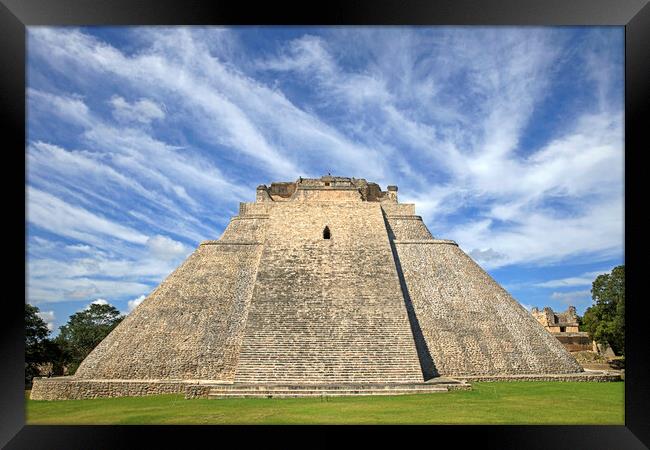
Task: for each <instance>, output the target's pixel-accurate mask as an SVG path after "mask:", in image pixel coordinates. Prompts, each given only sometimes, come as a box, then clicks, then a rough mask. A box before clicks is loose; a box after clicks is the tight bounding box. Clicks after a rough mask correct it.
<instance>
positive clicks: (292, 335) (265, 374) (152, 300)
mask: <svg viewBox="0 0 650 450" xmlns="http://www.w3.org/2000/svg"><path fill="white" fill-rule="evenodd" d="M581 371H582V368H581V367H580V365H579V364H578V363H577V362H576V360H575V359H574V358H573V357H572V356H571V355H570V354H569V353H568V352H567V351H566V350H565V349H564V348H563V346H562V345H561V344H560V343H559V342H558V341H557V340H556V339H555V338H554V337H553V336H552V335H551V334H549V333H548V332H546V331H545V329H544V327H543V326H541V325H540V323H538V321H537V320H535V319H534V318H533V317H532V316H531V315H530V314H529V313H528V312H527V311H526V310H525V309H524V308H523V307H522V306H521V305H520V304H519V303H518V302H517V301H516V300H515V299H514V298H512V297H511V296H510V295H509V294H508V293H507V292H506V291H505V290H504V289H503V288H501V287H500V286H499V285H498V284H497V283H496V282H495V281H494V280H493V279H492V278H491V277H490V276H489V275H488V274H487V273H486V272H485V271H483V270H482V269H481V268H480V267H479V266H478V265H477V264H476V263H475V262H474V261H473V260H472V259H471V258H470V257H469V256H468V255H467V254H465V253H464V252H463V251H462V250H461V249H460V248H459V247H458V245H457V244H456V243H455V242H453V241H449V240H444V239H436V238H434V237H433V236H432V235H431V233H430V232H429V230H428V229H427V227H426V225H425V224H424V222H423V221H422V218H421V217H420V216H417V215H416V214H415V205H413V204H402V203H399V202H398V200H397V187H396V186H389V187H388V189H387V190H386V191H382V190H381V189H380V187H379V186H378V185H377V184H375V183H369V182H367V181H366V180H364V179H355V178H344V177H332V176H325V177H321V178H317V179H307V178H299V179H298V180H296V181H295V182H288V183H272V184H271V186H270V187H267V186H265V185H261V186H258V188H257V192H256V201H255V202H251V203H242V204H241V205H240V209H239V215H238V216H237V217H233V218H232V220H231V221H230V223H229V225H228V227H227V228H226V230H225V231H224V233H223V235H222V236H221V238H220V239H218V240H215V241H205V242H202V243H201V244H200V245H199V247H198V248H197V249H196V251H195V252H194V253H193V254H192V255H190V256H189V257H188V259H187V260H186V261H185V262H184V263H183V264H182V265H181V266H180V267H179V268H178V269H176V270H175V271H174V272H173V273H172V274H171V275H169V277H168V278H167V279H166V280H165V281H163V282H162V283H161V284H160V286H158V287H157V288H156V289H155V290H154V291H153V292H152V293H151V294H150V295H149V296H148V297H147V298H146V299H145V300H144V301H143V302H142V303H141V304H140V305H139V306H138V307H137V308H136V309H135V310H134V311H133V312H132V313H131V314H129V316H128V317H127V318H126V319H125V320H124V321H122V323H120V324H119V325H118V326H117V327H116V328H115V330H114V331H113V332H112V333H111V334H110V335H109V336H107V337H106V339H104V341H102V342H101V343H100V344H99V345H98V346H97V347H96V348H95V349H94V350H93V351H92V352H91V353H90V355H89V356H88V357H87V358H86V359H85V360H84V361H83V362H82V364H81V365H80V366H79V369H78V370H77V373H76V374H75V375H74V376H73V377H66V378H65V380H64V379H55V378H52V379H36V380H35V382H34V388H33V390H32V398H34V399H53V398H87V397H92V396H98V395H111V396H113V395H141V394H138V393H156V392H161V391H164V392H170V391H180V390H182V389H184V387H183V386H185V387H186V386H188V384H192V383H194V384H196V385H199V384H201V385H205V384H209V383H216V384H218V383H221V384H223V383H234V384H237V383H241V384H247V385H250V384H251V383H252V384H255V383H258V384H264V385H273V384H290V385H301V386H303V385H325V384H332V383H334V384H350V385H353V384H358V383H369V384H372V383H374V384H379V383H383V384H391V383H393V384H400V383H402V384H404V383H411V384H413V383H424V382H425V381H427V380H431V379H433V378H436V377H440V376H443V377H444V376H462V375H465V376H502V375H504V376H505V375H526V374H546V375H550V374H576V373H579V372H581ZM75 383H77V385H78V386H76V387H75V386H71V385H70V384H75ZM156 383H158V384H160V386H158V385H157V384H156ZM97 386H102V388H101V389H99V390H98V391H96V392H95V391H93V389H95V387H97ZM120 386H124V388H123V389H122V388H120ZM121 389H122V390H121Z"/></svg>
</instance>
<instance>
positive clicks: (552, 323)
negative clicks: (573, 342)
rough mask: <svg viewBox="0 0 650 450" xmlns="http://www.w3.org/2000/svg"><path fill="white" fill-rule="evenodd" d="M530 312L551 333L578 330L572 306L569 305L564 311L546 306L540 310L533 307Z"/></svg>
mask: <svg viewBox="0 0 650 450" xmlns="http://www.w3.org/2000/svg"><path fill="white" fill-rule="evenodd" d="M531 313H532V315H533V317H535V319H537V321H538V322H539V323H541V324H542V326H543V327H544V328H546V329H547V330H548V331H550V332H551V333H577V332H578V331H579V330H578V326H579V324H578V315H577V314H576V309H575V307H574V306H569V308H568V309H567V310H566V311H564V312H561V313H556V312H554V311H553V310H552V309H551V308H550V307H548V306H545V307H544V309H543V310H542V311H540V310H539V309H538V308H533V309H532V311H531Z"/></svg>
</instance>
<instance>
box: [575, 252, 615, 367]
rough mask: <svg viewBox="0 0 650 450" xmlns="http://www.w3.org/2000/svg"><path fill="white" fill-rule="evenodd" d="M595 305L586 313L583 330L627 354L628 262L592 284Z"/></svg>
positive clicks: (594, 338)
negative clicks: (626, 305)
mask: <svg viewBox="0 0 650 450" xmlns="http://www.w3.org/2000/svg"><path fill="white" fill-rule="evenodd" d="M591 297H592V300H593V305H592V306H590V307H589V308H587V310H586V311H585V314H584V316H582V319H581V324H580V331H586V332H588V333H589V337H590V338H591V339H593V340H594V341H596V342H598V343H599V344H605V345H609V346H611V347H612V350H613V351H614V353H616V354H617V355H625V264H623V265H620V266H617V267H614V268H613V269H612V271H611V273H606V274H603V275H598V276H597V277H596V279H595V280H594V282H593V283H592V285H591Z"/></svg>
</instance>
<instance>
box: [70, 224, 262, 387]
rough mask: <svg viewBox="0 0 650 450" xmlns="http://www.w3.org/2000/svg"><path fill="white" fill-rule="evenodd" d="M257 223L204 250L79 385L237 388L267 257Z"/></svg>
mask: <svg viewBox="0 0 650 450" xmlns="http://www.w3.org/2000/svg"><path fill="white" fill-rule="evenodd" d="M259 221H260V220H259V219H251V220H249V221H248V222H247V223H241V222H238V221H233V222H231V225H229V227H228V229H227V230H226V232H225V233H224V236H223V237H222V239H221V240H220V241H208V242H206V243H203V244H201V245H200V246H199V247H198V248H197V249H196V251H195V252H194V253H193V254H192V255H190V256H189V257H188V258H187V260H186V261H185V262H184V263H183V264H182V265H181V266H180V267H179V268H178V269H176V270H175V271H174V272H173V273H172V274H171V275H170V276H169V277H168V278H167V279H166V280H165V281H163V282H162V283H161V284H160V285H159V286H158V287H157V288H156V289H155V290H154V291H153V292H152V293H151V294H150V295H149V296H148V297H147V298H146V299H145V300H144V301H143V302H142V303H141V304H140V305H139V306H138V307H137V308H136V309H135V310H134V311H133V312H131V314H129V315H128V316H127V317H126V318H125V319H124V320H123V321H122V322H121V323H120V324H119V325H118V326H117V327H116V328H115V329H114V330H113V331H112V332H111V333H110V334H109V335H108V336H107V337H106V338H105V339H104V340H103V341H102V342H101V343H100V344H99V345H98V346H97V347H96V348H95V349H94V350H93V351H92V352H91V353H90V354H89V355H88V356H87V357H86V359H85V360H84V361H83V362H82V363H81V365H80V366H79V368H78V370H77V372H76V374H75V377H76V378H79V379H180V380H195V379H203V380H232V378H233V376H234V371H235V368H236V365H237V358H238V354H239V348H240V345H241V338H242V333H243V329H244V325H245V321H246V316H247V309H248V305H249V303H250V298H251V295H252V291H253V286H254V283H255V276H256V271H257V266H258V263H259V258H260V255H261V253H262V247H263V245H262V243H261V242H259V240H260V233H261V229H262V227H261V226H260V224H259V223H256V222H259ZM235 228H236V229H237V233H233V232H232V229H235ZM233 235H237V236H241V237H242V239H243V240H240V241H239V242H237V241H236V240H232V239H230V238H231V237H232V236H233ZM228 239H230V240H228Z"/></svg>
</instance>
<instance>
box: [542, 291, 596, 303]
mask: <svg viewBox="0 0 650 450" xmlns="http://www.w3.org/2000/svg"><path fill="white" fill-rule="evenodd" d="M551 298H552V299H553V300H558V301H560V302H561V303H564V304H566V305H574V306H575V304H579V303H587V302H589V301H590V300H591V291H588V290H584V291H570V292H553V293H552V294H551Z"/></svg>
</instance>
